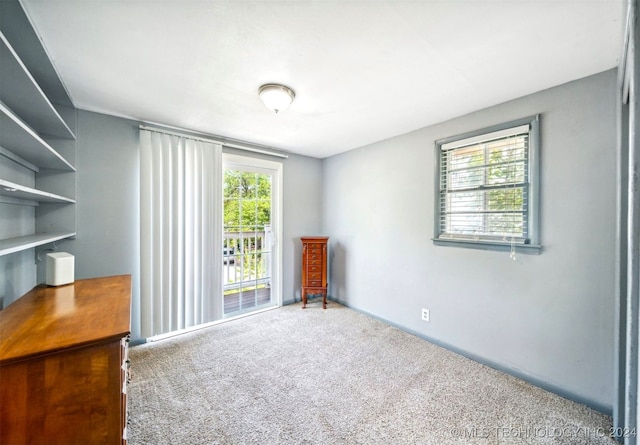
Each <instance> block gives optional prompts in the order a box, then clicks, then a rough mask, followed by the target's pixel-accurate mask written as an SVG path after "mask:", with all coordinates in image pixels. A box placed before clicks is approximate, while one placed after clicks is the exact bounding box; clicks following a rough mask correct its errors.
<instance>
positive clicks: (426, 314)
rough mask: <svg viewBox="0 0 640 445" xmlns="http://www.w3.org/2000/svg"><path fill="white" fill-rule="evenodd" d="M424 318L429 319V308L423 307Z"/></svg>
mask: <svg viewBox="0 0 640 445" xmlns="http://www.w3.org/2000/svg"><path fill="white" fill-rule="evenodd" d="M422 320H423V321H429V309H425V308H422Z"/></svg>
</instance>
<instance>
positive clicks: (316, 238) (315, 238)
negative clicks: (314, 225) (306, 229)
mask: <svg viewBox="0 0 640 445" xmlns="http://www.w3.org/2000/svg"><path fill="white" fill-rule="evenodd" d="M300 239H301V240H302V241H326V240H328V239H329V237H328V236H302V237H300Z"/></svg>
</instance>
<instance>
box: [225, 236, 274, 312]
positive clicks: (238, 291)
mask: <svg viewBox="0 0 640 445" xmlns="http://www.w3.org/2000/svg"><path fill="white" fill-rule="evenodd" d="M226 229H227V230H228V231H225V232H224V242H223V275H222V278H223V290H224V307H225V309H224V312H225V314H227V313H230V312H237V311H241V310H245V309H250V308H252V307H257V306H258V305H263V304H268V303H269V302H270V301H271V296H270V288H271V255H272V253H271V246H272V243H271V240H272V237H271V228H270V227H268V226H267V227H265V230H262V231H250V232H249V231H239V230H235V231H234V230H233V229H236V228H229V227H227V228H226ZM230 229H231V230H230ZM238 229H239V228H238Z"/></svg>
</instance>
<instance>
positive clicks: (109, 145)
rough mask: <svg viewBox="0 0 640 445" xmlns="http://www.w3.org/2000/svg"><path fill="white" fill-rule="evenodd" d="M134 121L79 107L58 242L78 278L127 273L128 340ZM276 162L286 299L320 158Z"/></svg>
mask: <svg viewBox="0 0 640 445" xmlns="http://www.w3.org/2000/svg"><path fill="white" fill-rule="evenodd" d="M138 125H139V123H138V122H135V121H131V120H126V119H121V118H118V117H113V116H107V115H103V114H98V113H93V112H88V111H83V110H78V141H77V156H78V157H77V160H78V164H77V167H78V176H77V184H78V195H77V197H78V204H77V210H78V237H77V239H76V240H73V241H68V242H65V243H64V244H63V245H61V247H60V250H64V251H68V252H71V253H73V254H74V255H75V261H76V278H78V279H80V278H90V277H97V276H106V275H118V274H131V275H132V278H133V313H132V330H133V335H132V336H133V338H134V339H136V338H138V337H139V335H140V326H139V321H138V320H139V313H140V299H139V285H140V284H139V263H140V258H139V257H140V250H139V246H140V236H139V234H140V228H139V223H140V221H139V216H140V209H139V195H140V191H139V171H140V165H139V162H140V158H139V150H138V135H139V130H138ZM237 153H238V154H240V153H242V154H245V155H246V152H237ZM270 159H271V160H274V158H270ZM283 163H284V175H283V176H284V177H283V180H284V197H283V199H284V215H283V219H284V222H283V224H284V227H283V235H284V238H285V239H284V252H283V267H284V283H283V298H284V301H285V303H290V302H293V300H294V295H295V294H296V292H297V293H298V294H299V290H297V287H298V286H299V282H300V271H299V266H297V265H298V264H299V256H300V253H299V247H298V244H299V243H298V242H297V239H298V238H299V237H300V236H302V235H305V234H308V233H316V232H317V231H318V230H319V228H320V227H321V223H322V218H321V214H320V210H321V207H322V204H321V203H322V201H321V191H322V186H321V180H322V162H321V161H320V160H318V159H312V158H307V157H303V156H297V155H291V156H290V157H289V158H288V159H286V160H283ZM296 280H297V281H296ZM41 281H42V280H41ZM296 283H297V284H296ZM298 298H299V297H298Z"/></svg>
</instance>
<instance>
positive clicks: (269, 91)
mask: <svg viewBox="0 0 640 445" xmlns="http://www.w3.org/2000/svg"><path fill="white" fill-rule="evenodd" d="M258 94H259V95H260V99H262V102H264V104H265V105H266V106H267V108H268V109H270V110H271V111H273V112H275V113H278V111H282V110H284V109H285V108H287V107H288V106H289V105H291V102H293V99H294V98H295V97H296V93H294V92H293V90H292V89H291V88H289V87H285V86H284V85H279V84H277V83H268V84H266V85H262V86H261V87H260V88H259V89H258Z"/></svg>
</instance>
